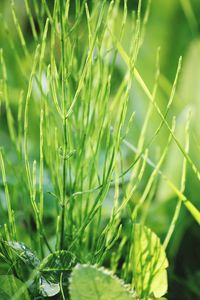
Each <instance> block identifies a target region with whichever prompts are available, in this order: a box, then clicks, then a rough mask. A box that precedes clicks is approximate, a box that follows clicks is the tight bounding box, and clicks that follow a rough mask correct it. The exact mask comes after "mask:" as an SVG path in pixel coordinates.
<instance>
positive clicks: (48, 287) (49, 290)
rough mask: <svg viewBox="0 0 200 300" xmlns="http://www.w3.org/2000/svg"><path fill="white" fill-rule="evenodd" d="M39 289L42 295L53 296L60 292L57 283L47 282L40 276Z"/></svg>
mask: <svg viewBox="0 0 200 300" xmlns="http://www.w3.org/2000/svg"><path fill="white" fill-rule="evenodd" d="M39 283H40V285H39V291H40V294H42V295H43V296H44V297H53V296H55V295H57V294H58V293H59V292H60V285H59V284H58V283H52V282H48V281H47V280H46V279H45V278H44V277H41V278H40V282H39Z"/></svg>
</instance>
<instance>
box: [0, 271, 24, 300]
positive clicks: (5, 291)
mask: <svg viewBox="0 0 200 300" xmlns="http://www.w3.org/2000/svg"><path fill="white" fill-rule="evenodd" d="M21 288H23V293H21V294H20V300H30V297H29V294H28V291H27V289H26V287H25V286H24V285H23V283H22V282H21V281H20V280H19V279H17V278H16V277H14V276H12V275H0V299H1V300H10V299H11V298H12V297H13V296H15V295H16V293H17V292H18V291H19V289H21Z"/></svg>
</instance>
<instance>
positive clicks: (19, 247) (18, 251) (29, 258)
mask: <svg viewBox="0 0 200 300" xmlns="http://www.w3.org/2000/svg"><path fill="white" fill-rule="evenodd" d="M5 244H6V245H7V246H8V247H9V248H10V249H11V250H12V251H13V252H14V254H15V255H17V257H18V258H19V259H21V260H22V261H23V262H24V263H26V265H28V266H29V267H31V268H33V269H34V268H36V267H38V265H39V264H40V260H39V258H38V257H37V256H36V254H35V253H34V252H33V251H32V250H31V249H30V248H28V247H27V246H26V245H25V244H24V243H21V242H15V241H8V242H5Z"/></svg>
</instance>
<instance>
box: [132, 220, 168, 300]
mask: <svg viewBox="0 0 200 300" xmlns="http://www.w3.org/2000/svg"><path fill="white" fill-rule="evenodd" d="M132 254H133V255H132V259H133V277H134V278H133V286H134V288H135V290H136V293H137V294H138V295H139V296H140V297H141V298H142V299H149V297H150V296H151V295H154V297H156V298H160V297H162V296H163V295H164V294H166V292H167V272H166V268H167V267H168V261H167V258H166V254H165V250H164V248H163V247H162V245H161V242H160V239H159V238H158V237H157V235H156V234H155V233H154V232H152V231H151V230H150V229H149V228H147V227H146V226H143V225H141V224H135V225H134V244H133V253H132Z"/></svg>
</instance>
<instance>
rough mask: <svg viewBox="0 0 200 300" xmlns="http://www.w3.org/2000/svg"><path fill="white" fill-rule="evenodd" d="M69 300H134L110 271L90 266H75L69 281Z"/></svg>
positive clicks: (125, 287)
mask: <svg viewBox="0 0 200 300" xmlns="http://www.w3.org/2000/svg"><path fill="white" fill-rule="evenodd" d="M70 295H71V300H85V299H87V300H99V299H101V300H108V299H109V300H131V299H132V300H133V299H136V298H135V297H134V295H133V293H131V291H130V290H129V289H128V288H127V286H125V285H124V284H123V282H122V281H121V280H119V279H118V278H117V277H115V276H114V275H112V274H111V272H110V271H108V270H106V269H104V268H100V269H97V268H96V267H95V266H90V265H77V266H76V267H75V268H74V270H73V272H72V275H71V280H70Z"/></svg>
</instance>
